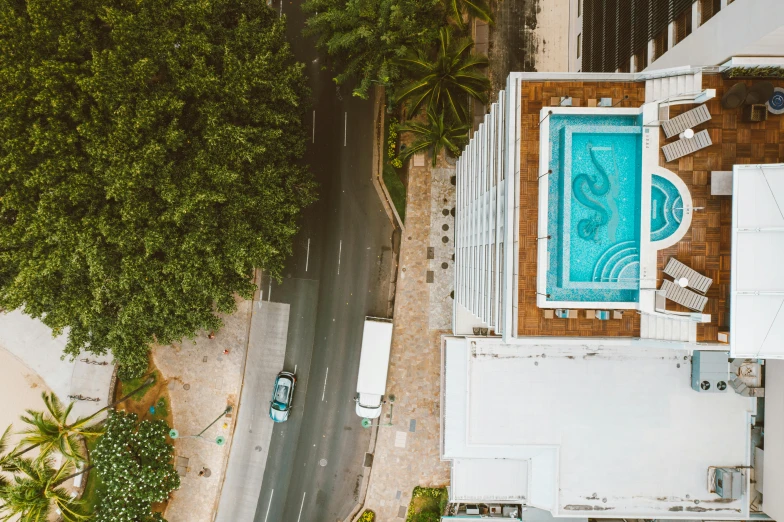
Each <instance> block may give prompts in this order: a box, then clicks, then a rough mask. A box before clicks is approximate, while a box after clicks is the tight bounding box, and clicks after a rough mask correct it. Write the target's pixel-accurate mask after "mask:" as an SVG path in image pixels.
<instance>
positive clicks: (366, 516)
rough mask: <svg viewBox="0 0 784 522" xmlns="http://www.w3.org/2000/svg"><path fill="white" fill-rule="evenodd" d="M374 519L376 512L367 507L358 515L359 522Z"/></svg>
mask: <svg viewBox="0 0 784 522" xmlns="http://www.w3.org/2000/svg"><path fill="white" fill-rule="evenodd" d="M375 519H376V514H375V513H374V512H372V511H370V510H369V509H366V510H365V512H364V513H362V516H361V517H359V522H373V521H374V520H375Z"/></svg>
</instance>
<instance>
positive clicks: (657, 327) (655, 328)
mask: <svg viewBox="0 0 784 522" xmlns="http://www.w3.org/2000/svg"><path fill="white" fill-rule="evenodd" d="M640 338H642V339H659V340H661V341H679V342H684V343H687V342H688V343H696V342H697V323H696V322H694V321H691V320H690V319H688V318H682V319H681V318H680V317H677V316H668V317H665V316H663V315H658V314H657V315H653V314H646V313H643V314H641V317H640Z"/></svg>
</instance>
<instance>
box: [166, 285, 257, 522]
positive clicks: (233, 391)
mask: <svg viewBox="0 0 784 522" xmlns="http://www.w3.org/2000/svg"><path fill="white" fill-rule="evenodd" d="M237 307H238V309H237V311H236V312H235V313H234V314H232V315H230V316H222V319H223V321H224V327H223V328H222V329H221V330H220V331H218V332H216V334H215V338H214V339H209V338H208V336H207V335H206V334H202V335H199V336H198V337H196V338H195V339H194V340H193V341H190V340H184V341H183V342H182V343H180V344H175V345H172V346H163V347H158V348H156V349H155V350H154V351H153V357H154V359H155V364H156V365H157V366H158V369H159V370H160V371H161V373H162V374H163V376H164V378H165V379H166V380H168V388H169V396H170V398H171V411H172V413H173V416H174V417H173V424H174V427H175V428H176V429H177V430H178V431H179V433H180V436H181V437H182V436H187V435H195V434H197V433H199V432H200V431H201V430H203V429H204V428H205V427H207V426H208V425H209V424H210V423H211V422H212V421H213V420H215V418H216V417H218V415H220V413H221V412H222V411H223V410H224V409H225V408H226V406H227V405H232V406H233V407H234V408H235V411H234V412H232V413H230V414H229V416H227V417H224V418H223V419H221V420H219V421H218V422H217V423H215V425H214V426H212V427H211V428H210V429H209V430H207V431H206V432H205V433H204V435H203V436H202V437H203V438H200V439H196V438H178V439H176V440H175V443H174V449H175V455H176V457H175V462H178V461H180V459H179V457H184V458H186V459H188V465H187V469H186V470H185V471H186V473H185V476H181V477H180V478H181V485H180V489H178V490H176V491H174V492H173V493H172V496H171V499H170V501H169V505H168V507H167V509H166V513H165V518H166V520H168V521H169V522H207V521H210V520H212V519H213V514H214V512H215V510H216V508H217V503H218V497H219V494H220V488H221V484H222V482H223V474H224V471H225V468H226V461H227V459H228V455H229V448H230V447H231V435H232V433H233V431H234V415H233V413H236V405H237V396H238V393H239V390H240V385H241V382H242V367H243V359H244V357H245V350H246V347H247V342H248V323H249V321H250V314H251V301H242V300H241V301H238V303H237ZM224 350H229V353H228V354H224V353H223V351H224ZM186 388H187V389H186ZM224 425H225V427H224ZM219 435H223V436H224V437H226V438H227V441H226V444H225V445H223V446H218V445H217V444H216V443H215V442H214V441H215V439H216V438H217V437H218V436H219ZM202 468H207V469H208V470H209V476H206V474H205V476H199V472H200V471H201V470H202Z"/></svg>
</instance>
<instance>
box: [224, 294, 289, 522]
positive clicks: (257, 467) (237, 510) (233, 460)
mask: <svg viewBox="0 0 784 522" xmlns="http://www.w3.org/2000/svg"><path fill="white" fill-rule="evenodd" d="M288 324H289V305H288V304H285V303H271V302H268V301H257V302H255V303H254V310H253V316H252V318H251V327H250V340H249V342H248V355H247V358H246V363H245V377H244V382H243V386H242V393H241V395H240V404H239V411H238V414H237V428H236V429H235V431H234V440H233V442H232V444H231V454H230V456H229V464H228V467H227V469H226V478H225V481H224V483H223V490H222V492H221V496H220V504H219V506H218V514H217V516H216V518H215V520H216V521H217V522H242V521H251V520H253V518H254V515H256V506H257V505H258V504H259V493H260V492H261V483H262V480H263V478H264V469H265V467H266V464H267V454H268V452H269V446H270V439H271V438H272V427H273V422H272V421H271V420H270V418H269V416H268V410H269V398H270V396H271V393H272V387H273V384H274V381H275V376H276V375H277V374H278V372H279V371H280V370H281V369H282V368H283V359H284V356H285V354H286V340H287V333H288ZM279 493H280V494H282V493H284V492H283V491H280V492H279ZM269 501H270V503H271V502H272V498H270V500H269ZM264 507H266V506H261V507H260V508H259V509H263V508H264ZM259 516H262V517H263V514H262V515H259ZM262 520H263V518H262Z"/></svg>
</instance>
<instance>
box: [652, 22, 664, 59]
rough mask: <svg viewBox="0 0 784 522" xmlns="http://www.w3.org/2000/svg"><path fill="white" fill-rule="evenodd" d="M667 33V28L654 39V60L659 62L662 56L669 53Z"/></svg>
mask: <svg viewBox="0 0 784 522" xmlns="http://www.w3.org/2000/svg"><path fill="white" fill-rule="evenodd" d="M667 33H668V28H667V27H665V28H664V29H663V30H661V31H659V34H657V35H656V38H654V39H653V59H654V60H658V59H659V58H660V57H661V55H663V54H664V53H666V52H667Z"/></svg>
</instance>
